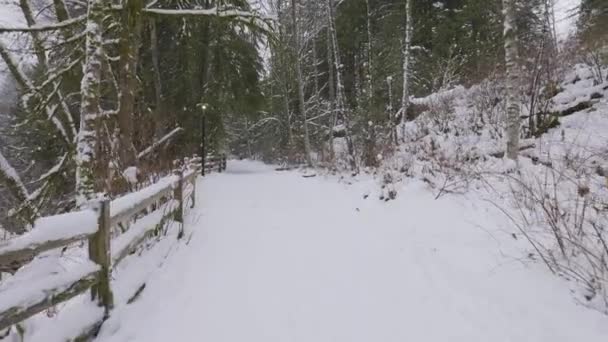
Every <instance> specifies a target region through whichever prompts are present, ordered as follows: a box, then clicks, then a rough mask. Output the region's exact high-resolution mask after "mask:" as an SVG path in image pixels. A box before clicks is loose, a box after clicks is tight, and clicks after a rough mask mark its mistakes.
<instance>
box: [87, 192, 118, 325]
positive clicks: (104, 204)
mask: <svg viewBox="0 0 608 342" xmlns="http://www.w3.org/2000/svg"><path fill="white" fill-rule="evenodd" d="M98 212H99V218H98V221H97V232H96V233H95V234H93V235H92V236H91V237H90V238H89V258H90V259H91V260H92V261H93V262H95V263H96V264H98V265H99V266H100V268H101V269H100V270H99V275H98V278H97V282H96V283H95V285H93V286H92V287H91V299H92V300H94V301H97V303H98V305H99V306H103V307H104V308H105V312H106V315H108V314H109V312H110V310H111V309H112V308H113V307H114V296H113V295H112V288H111V287H110V278H111V275H112V265H111V262H112V261H111V260H112V256H111V255H112V254H111V251H110V235H111V228H112V227H111V226H110V200H108V199H104V200H102V201H101V202H99V207H98Z"/></svg>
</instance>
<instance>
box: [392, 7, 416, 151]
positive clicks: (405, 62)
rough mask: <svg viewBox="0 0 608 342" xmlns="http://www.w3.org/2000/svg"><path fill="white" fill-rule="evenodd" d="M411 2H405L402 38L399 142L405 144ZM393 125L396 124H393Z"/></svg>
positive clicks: (410, 39) (408, 87)
mask: <svg viewBox="0 0 608 342" xmlns="http://www.w3.org/2000/svg"><path fill="white" fill-rule="evenodd" d="M412 20H413V19H412V0H405V32H404V37H403V67H402V72H403V92H402V94H401V109H399V113H400V114H401V118H400V121H401V141H403V142H405V121H406V119H407V110H408V108H409V106H410V82H409V81H410V52H411V51H410V50H411V44H412ZM395 124H397V123H396V122H395Z"/></svg>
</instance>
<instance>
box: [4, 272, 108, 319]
mask: <svg viewBox="0 0 608 342" xmlns="http://www.w3.org/2000/svg"><path fill="white" fill-rule="evenodd" d="M32 264H33V265H29V266H30V267H28V268H27V269H26V270H23V271H20V272H18V273H17V274H16V275H15V276H14V277H11V278H10V279H9V281H6V282H4V283H3V284H2V285H0V312H6V311H8V310H10V309H14V308H21V310H25V309H27V308H28V307H29V306H31V305H33V304H37V303H40V302H43V301H44V300H45V299H46V298H47V297H49V296H51V297H52V295H53V294H58V293H61V292H62V291H65V290H67V289H68V288H69V287H70V286H71V285H73V284H74V283H75V282H76V281H78V280H80V279H82V278H88V277H93V276H95V273H96V272H98V271H99V265H97V264H95V263H93V262H92V261H87V260H82V262H81V263H80V264H77V265H74V266H73V267H71V269H70V270H69V271H65V270H57V269H56V268H55V269H53V268H51V269H49V268H48V267H47V266H49V262H44V261H42V262H38V263H32ZM55 265H56V264H55ZM17 312H19V310H18V311H17ZM13 313H14V312H13Z"/></svg>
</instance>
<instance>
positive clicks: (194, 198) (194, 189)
mask: <svg viewBox="0 0 608 342" xmlns="http://www.w3.org/2000/svg"><path fill="white" fill-rule="evenodd" d="M191 198H192V203H190V208H194V206H195V205H196V177H194V178H193V179H192V195H191Z"/></svg>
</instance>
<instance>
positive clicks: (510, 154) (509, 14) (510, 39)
mask: <svg viewBox="0 0 608 342" xmlns="http://www.w3.org/2000/svg"><path fill="white" fill-rule="evenodd" d="M502 4H503V10H504V13H505V18H504V28H505V29H504V40H505V67H506V72H507V76H506V77H507V79H506V86H505V90H506V92H507V116H506V125H505V127H506V135H507V152H506V156H507V158H509V159H512V160H515V161H517V155H518V152H519V130H520V113H519V111H520V106H519V102H518V100H517V93H518V92H517V90H518V84H519V72H518V65H517V62H518V59H519V52H518V49H517V33H516V21H515V19H516V18H515V13H516V12H515V0H503V2H502Z"/></svg>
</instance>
